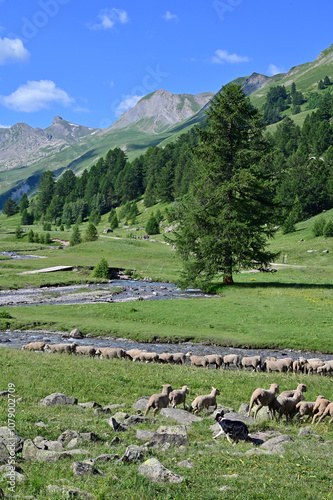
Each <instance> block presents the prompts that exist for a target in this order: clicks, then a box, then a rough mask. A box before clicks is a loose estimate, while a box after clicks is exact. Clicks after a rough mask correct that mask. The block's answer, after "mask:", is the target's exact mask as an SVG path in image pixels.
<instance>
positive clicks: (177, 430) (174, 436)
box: [149, 425, 188, 447]
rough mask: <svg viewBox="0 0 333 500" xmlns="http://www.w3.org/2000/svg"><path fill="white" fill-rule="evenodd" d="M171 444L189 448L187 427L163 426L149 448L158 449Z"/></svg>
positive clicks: (150, 442)
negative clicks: (165, 444)
mask: <svg viewBox="0 0 333 500" xmlns="http://www.w3.org/2000/svg"><path fill="white" fill-rule="evenodd" d="M164 443H169V444H170V445H171V446H188V437H187V431H186V427H185V426H183V425H174V426H161V427H159V428H158V429H157V431H156V432H154V434H153V436H152V437H151V438H150V440H149V446H151V447H158V446H162V445H164Z"/></svg>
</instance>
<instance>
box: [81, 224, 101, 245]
mask: <svg viewBox="0 0 333 500" xmlns="http://www.w3.org/2000/svg"><path fill="white" fill-rule="evenodd" d="M97 239H98V233H97V229H96V226H94V224H93V223H92V222H89V224H88V226H87V229H86V231H85V233H84V241H96V240H97Z"/></svg>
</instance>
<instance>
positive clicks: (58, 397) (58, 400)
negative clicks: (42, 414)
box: [38, 392, 78, 406]
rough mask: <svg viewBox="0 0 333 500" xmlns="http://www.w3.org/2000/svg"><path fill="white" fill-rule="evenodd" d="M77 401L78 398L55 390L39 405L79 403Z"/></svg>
mask: <svg viewBox="0 0 333 500" xmlns="http://www.w3.org/2000/svg"><path fill="white" fill-rule="evenodd" d="M77 401H78V400H77V399H76V398H69V397H68V396H66V395H65V394H62V393H61V392H54V393H53V394H50V395H49V396H46V397H45V398H43V399H41V400H40V401H39V403H38V406H55V405H77Z"/></svg>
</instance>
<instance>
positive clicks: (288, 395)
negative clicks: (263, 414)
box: [279, 384, 306, 398]
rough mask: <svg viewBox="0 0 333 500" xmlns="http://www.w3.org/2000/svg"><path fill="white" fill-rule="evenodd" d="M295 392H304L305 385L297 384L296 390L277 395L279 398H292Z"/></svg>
mask: <svg viewBox="0 0 333 500" xmlns="http://www.w3.org/2000/svg"><path fill="white" fill-rule="evenodd" d="M296 392H302V393H303V392H306V385H305V384H298V386H297V388H296V389H295V390H294V391H283V392H281V393H280V394H279V398H292V397H294V396H295V393H296Z"/></svg>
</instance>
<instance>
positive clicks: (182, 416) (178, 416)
mask: <svg viewBox="0 0 333 500" xmlns="http://www.w3.org/2000/svg"><path fill="white" fill-rule="evenodd" d="M161 415H162V417H165V418H169V419H171V420H175V421H176V422H177V423H178V424H181V425H191V424H192V423H193V422H201V420H202V418H201V417H197V416H196V415H192V413H189V412H188V411H185V410H180V409H178V408H162V410H161Z"/></svg>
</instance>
